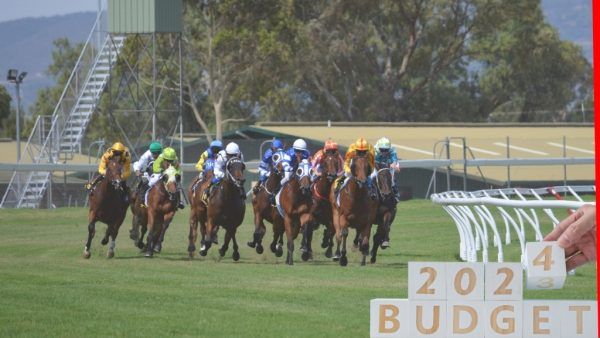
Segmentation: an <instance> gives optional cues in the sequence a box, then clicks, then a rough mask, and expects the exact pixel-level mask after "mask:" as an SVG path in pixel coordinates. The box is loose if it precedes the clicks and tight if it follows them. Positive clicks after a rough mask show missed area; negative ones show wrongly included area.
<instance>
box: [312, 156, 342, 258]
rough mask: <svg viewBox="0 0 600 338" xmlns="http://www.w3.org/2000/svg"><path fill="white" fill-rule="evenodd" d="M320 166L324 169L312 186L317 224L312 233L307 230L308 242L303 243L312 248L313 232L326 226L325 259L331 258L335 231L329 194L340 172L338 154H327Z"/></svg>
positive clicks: (314, 225) (324, 239) (314, 214)
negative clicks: (319, 227) (320, 226)
mask: <svg viewBox="0 0 600 338" xmlns="http://www.w3.org/2000/svg"><path fill="white" fill-rule="evenodd" d="M320 166H321V168H322V174H321V176H318V177H317V178H316V179H315V181H314V182H313V186H312V196H313V201H312V206H311V211H310V212H311V214H312V216H313V219H314V221H315V222H314V223H313V226H312V227H311V230H312V231H311V233H310V234H309V233H308V232H306V230H308V229H305V235H304V237H305V238H306V240H304V238H303V242H306V245H307V246H310V245H311V241H312V232H314V230H316V229H317V227H318V226H319V224H324V225H325V230H324V231H323V242H322V243H321V247H322V248H323V249H325V248H327V251H325V257H327V258H331V254H332V252H331V251H332V247H333V234H334V233H335V229H334V228H333V215H332V213H331V203H330V202H329V192H330V190H331V186H332V185H333V182H334V181H335V179H336V177H337V173H338V170H339V168H338V166H339V163H338V158H337V154H335V153H327V154H326V155H325V156H324V157H323V158H322V159H321V163H320ZM313 170H314V168H313Z"/></svg>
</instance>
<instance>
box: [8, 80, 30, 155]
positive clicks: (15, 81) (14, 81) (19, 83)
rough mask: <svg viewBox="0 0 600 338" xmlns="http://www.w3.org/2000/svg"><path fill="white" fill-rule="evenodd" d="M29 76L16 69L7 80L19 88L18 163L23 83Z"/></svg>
mask: <svg viewBox="0 0 600 338" xmlns="http://www.w3.org/2000/svg"><path fill="white" fill-rule="evenodd" d="M25 76H27V72H21V73H20V74H19V71H18V70H16V69H9V70H8V75H7V76H6V79H7V80H8V82H12V83H14V84H15V85H16V87H17V162H19V161H21V83H22V82H23V79H24V78H25Z"/></svg>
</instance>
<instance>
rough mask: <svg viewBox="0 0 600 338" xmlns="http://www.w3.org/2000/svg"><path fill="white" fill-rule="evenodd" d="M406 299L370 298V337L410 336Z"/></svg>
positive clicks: (405, 337)
mask: <svg viewBox="0 0 600 338" xmlns="http://www.w3.org/2000/svg"><path fill="white" fill-rule="evenodd" d="M409 311H410V309H409V305H408V299H385V298H377V299H371V325H370V337H371V338H375V337H377V338H385V337H398V338H410V337H411V336H410V334H409V326H410V317H411V316H410V312H409Z"/></svg>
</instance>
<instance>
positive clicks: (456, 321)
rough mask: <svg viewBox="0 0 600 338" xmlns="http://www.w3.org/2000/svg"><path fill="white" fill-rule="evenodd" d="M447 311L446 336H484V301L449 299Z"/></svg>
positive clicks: (451, 337)
mask: <svg viewBox="0 0 600 338" xmlns="http://www.w3.org/2000/svg"><path fill="white" fill-rule="evenodd" d="M446 313H447V316H446V337H448V338H457V337H464V338H481V337H483V336H484V332H485V326H484V323H485V305H484V302H483V301H474V302H472V301H469V302H465V301H448V303H447V304H446Z"/></svg>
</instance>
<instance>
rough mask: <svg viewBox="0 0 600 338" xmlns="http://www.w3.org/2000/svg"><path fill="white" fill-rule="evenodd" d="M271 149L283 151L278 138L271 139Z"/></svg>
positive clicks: (281, 143)
mask: <svg viewBox="0 0 600 338" xmlns="http://www.w3.org/2000/svg"><path fill="white" fill-rule="evenodd" d="M271 147H273V148H275V149H283V142H282V141H281V140H280V139H278V138H276V139H273V141H272V142H271Z"/></svg>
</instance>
